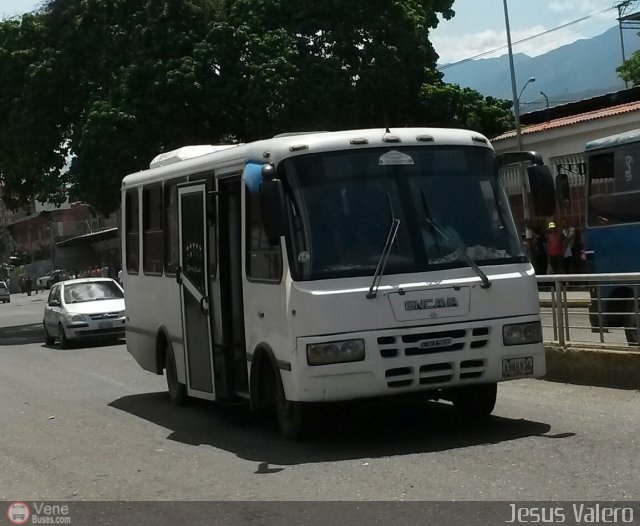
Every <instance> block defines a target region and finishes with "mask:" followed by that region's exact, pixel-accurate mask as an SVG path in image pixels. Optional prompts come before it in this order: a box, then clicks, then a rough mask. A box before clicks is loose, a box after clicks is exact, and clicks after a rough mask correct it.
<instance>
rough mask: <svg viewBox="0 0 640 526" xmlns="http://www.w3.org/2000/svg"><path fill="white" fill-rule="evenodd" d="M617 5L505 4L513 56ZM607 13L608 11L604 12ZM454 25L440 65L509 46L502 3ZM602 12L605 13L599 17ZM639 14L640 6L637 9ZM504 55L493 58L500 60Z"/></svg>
mask: <svg viewBox="0 0 640 526" xmlns="http://www.w3.org/2000/svg"><path fill="white" fill-rule="evenodd" d="M41 3H42V2H40V1H33V0H0V18H7V17H11V16H16V15H20V14H22V13H25V12H27V11H31V10H33V9H35V8H37V7H38V6H39V5H40V4H41ZM617 3H620V0H508V2H507V8H508V12H509V25H510V28H511V40H512V42H514V47H513V52H514V53H526V54H528V55H530V56H535V55H539V54H542V53H546V52H547V51H550V50H552V49H555V48H557V47H560V46H562V45H565V44H570V43H571V42H574V41H576V40H579V39H581V38H591V37H593V36H596V35H599V34H601V33H604V32H605V31H606V30H607V29H609V28H610V27H612V26H616V25H617V20H616V17H617V9H615V8H614V6H615V5H616V4H617ZM607 8H610V9H608V10H606V9H607ZM453 9H454V11H455V12H456V16H455V17H454V18H453V19H452V20H442V21H441V22H440V25H439V26H438V27H437V28H436V29H435V30H433V31H432V32H431V35H430V40H431V42H432V44H433V46H434V47H435V49H436V51H437V52H438V54H439V55H440V60H439V63H440V64H445V63H450V62H456V61H458V60H463V59H466V58H470V57H473V56H475V55H478V54H479V53H483V52H485V51H489V50H492V49H495V48H498V47H500V46H504V45H506V43H507V38H506V31H505V19H504V4H503V0H455V1H454V3H453ZM603 10H606V11H604V12H602V11H603ZM636 10H640V1H638V2H637V9H636ZM596 12H598V14H594V15H593V16H591V17H590V18H588V19H587V20H584V21H582V22H578V23H575V24H572V25H569V26H568V27H566V28H564V29H562V30H558V31H553V32H551V33H548V34H546V35H543V36H540V37H537V38H534V39H532V40H530V41H528V42H526V43H522V44H515V42H516V41H518V40H520V39H522V38H526V37H530V36H532V35H536V34H538V33H542V32H543V31H548V30H550V29H553V28H555V27H558V26H560V25H563V24H565V23H569V22H572V21H574V20H577V19H580V18H582V17H585V16H588V15H591V14H593V13H596ZM505 52H506V51H505V50H502V51H500V52H497V53H495V54H493V55H489V56H494V57H495V56H499V55H502V54H504V53H505Z"/></svg>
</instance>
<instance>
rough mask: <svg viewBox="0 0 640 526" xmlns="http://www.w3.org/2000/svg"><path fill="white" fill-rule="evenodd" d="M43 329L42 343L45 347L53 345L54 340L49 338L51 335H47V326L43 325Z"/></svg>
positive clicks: (51, 337)
mask: <svg viewBox="0 0 640 526" xmlns="http://www.w3.org/2000/svg"><path fill="white" fill-rule="evenodd" d="M42 325H43V328H44V343H45V345H53V344H54V343H56V339H55V338H54V337H53V336H51V334H49V331H48V330H47V326H46V325H45V324H44V323H43V324H42Z"/></svg>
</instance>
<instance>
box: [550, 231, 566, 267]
mask: <svg viewBox="0 0 640 526" xmlns="http://www.w3.org/2000/svg"><path fill="white" fill-rule="evenodd" d="M565 250H566V247H565V240H564V235H563V234H562V231H561V230H558V229H557V228H556V224H555V223H554V222H553V221H551V222H550V223H549V231H548V233H547V254H549V267H550V269H551V273H552V274H563V273H564V265H563V263H564V252H565Z"/></svg>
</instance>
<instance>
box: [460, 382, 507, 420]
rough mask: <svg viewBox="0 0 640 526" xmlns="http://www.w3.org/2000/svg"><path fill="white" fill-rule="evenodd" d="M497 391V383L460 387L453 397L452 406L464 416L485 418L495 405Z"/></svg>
mask: <svg viewBox="0 0 640 526" xmlns="http://www.w3.org/2000/svg"><path fill="white" fill-rule="evenodd" d="M497 393H498V384H497V383H491V384H479V385H469V386H465V387H460V388H458V389H457V391H456V393H455V396H454V398H453V406H454V407H455V408H456V411H458V413H460V415H462V416H464V417H466V418H469V419H483V418H487V417H488V416H489V415H490V414H491V412H492V411H493V409H494V407H495V406H496V396H497Z"/></svg>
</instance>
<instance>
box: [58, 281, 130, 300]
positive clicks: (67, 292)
mask: <svg viewBox="0 0 640 526" xmlns="http://www.w3.org/2000/svg"><path fill="white" fill-rule="evenodd" d="M120 298H124V294H123V292H122V290H121V289H120V288H119V287H118V285H116V283H115V282H113V281H94V282H85V283H71V284H68V285H66V286H65V287H64V302H65V303H82V302H85V301H101V300H115V299H120Z"/></svg>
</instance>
